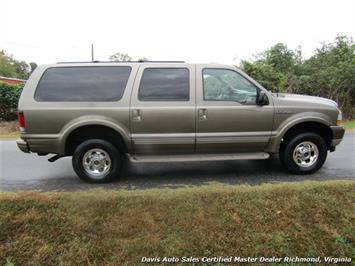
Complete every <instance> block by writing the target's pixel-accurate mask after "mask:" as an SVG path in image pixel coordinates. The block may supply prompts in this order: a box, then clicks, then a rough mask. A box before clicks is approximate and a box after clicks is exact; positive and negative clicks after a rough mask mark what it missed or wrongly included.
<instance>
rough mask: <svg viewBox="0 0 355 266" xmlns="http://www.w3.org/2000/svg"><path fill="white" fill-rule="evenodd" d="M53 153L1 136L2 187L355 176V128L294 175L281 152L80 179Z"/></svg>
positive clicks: (144, 166)
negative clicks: (314, 168)
mask: <svg viewBox="0 0 355 266" xmlns="http://www.w3.org/2000/svg"><path fill="white" fill-rule="evenodd" d="M50 157H51V156H37V155H36V154H26V153H23V152H21V151H20V150H19V149H18V148H17V146H16V142H15V141H13V140H12V141H0V191H20V190H40V191H53V190H58V191H75V190H85V189H92V188H98V187H102V188H104V189H150V188H161V187H171V188H177V187H185V186H201V185H207V184H209V183H211V182H220V183H224V184H249V185H258V184H262V183H279V182H297V181H303V180H316V181H325V180H344V179H347V180H349V179H352V180H355V133H354V132H351V133H346V134H345V136H344V140H343V141H342V142H341V143H340V145H339V146H338V147H337V150H336V151H335V152H332V153H328V159H327V161H326V163H325V164H324V166H323V167H322V168H321V169H320V170H319V171H318V172H317V173H315V174H313V175H291V174H288V173H287V172H286V171H285V170H284V169H283V168H282V166H281V165H280V163H279V161H278V159H277V158H271V159H268V160H262V161H218V162H176V163H131V162H128V161H127V162H125V163H124V166H123V171H122V176H121V177H120V178H119V179H117V180H116V181H114V182H111V183H108V184H88V183H84V182H83V181H81V180H80V179H79V178H78V177H77V176H76V174H75V172H74V170H73V169H72V165H71V157H66V158H62V159H59V160H58V161H56V162H54V163H50V162H48V161H47V159H48V158H50Z"/></svg>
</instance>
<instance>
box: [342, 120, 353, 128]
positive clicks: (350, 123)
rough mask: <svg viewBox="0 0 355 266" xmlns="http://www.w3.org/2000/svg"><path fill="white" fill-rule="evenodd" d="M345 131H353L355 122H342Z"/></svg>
mask: <svg viewBox="0 0 355 266" xmlns="http://www.w3.org/2000/svg"><path fill="white" fill-rule="evenodd" d="M344 127H345V129H355V120H348V121H344Z"/></svg>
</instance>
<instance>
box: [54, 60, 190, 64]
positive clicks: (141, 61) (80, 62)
mask: <svg viewBox="0 0 355 266" xmlns="http://www.w3.org/2000/svg"><path fill="white" fill-rule="evenodd" d="M84 63H87V64H88V63H117V64H120V63H185V61H145V60H139V61H96V60H95V61H76V62H75V61H73V62H57V64H84Z"/></svg>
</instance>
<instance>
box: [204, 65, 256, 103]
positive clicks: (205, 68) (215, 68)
mask: <svg viewBox="0 0 355 266" xmlns="http://www.w3.org/2000/svg"><path fill="white" fill-rule="evenodd" d="M209 69H212V70H228V71H231V72H234V73H236V74H237V75H239V76H241V77H242V78H244V79H246V80H247V81H249V82H250V84H252V85H253V86H254V87H255V88H256V99H258V97H259V94H260V88H259V87H258V86H256V85H255V84H254V82H252V81H251V80H250V79H248V78H247V77H245V76H244V75H243V74H241V73H239V72H238V71H236V70H234V69H229V68H218V67H204V68H202V71H201V74H202V75H201V77H202V95H203V101H205V102H233V103H239V104H241V105H258V104H257V100H256V101H255V104H246V103H241V102H238V101H233V100H218V99H214V100H209V99H206V98H205V79H204V77H203V74H204V73H203V72H204V71H205V70H209Z"/></svg>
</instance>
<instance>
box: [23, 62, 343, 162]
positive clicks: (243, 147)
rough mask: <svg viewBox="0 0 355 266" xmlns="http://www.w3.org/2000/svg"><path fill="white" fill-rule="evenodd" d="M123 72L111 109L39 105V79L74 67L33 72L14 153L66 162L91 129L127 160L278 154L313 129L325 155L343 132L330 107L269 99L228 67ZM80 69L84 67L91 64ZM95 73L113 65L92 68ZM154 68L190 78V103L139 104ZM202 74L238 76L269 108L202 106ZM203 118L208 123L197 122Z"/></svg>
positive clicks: (278, 97)
mask: <svg viewBox="0 0 355 266" xmlns="http://www.w3.org/2000/svg"><path fill="white" fill-rule="evenodd" d="M123 65H125V66H129V67H130V68H131V73H130V76H129V79H128V82H127V85H126V89H125V90H124V93H123V96H122V98H121V99H120V100H119V101H112V102H111V101H110V102H107V101H105V102H40V101H37V100H35V98H34V95H35V90H36V88H37V84H38V82H39V81H40V79H41V77H42V75H43V73H44V72H45V71H46V70H47V69H49V68H52V67H73V64H56V65H45V66H40V67H38V68H37V69H36V70H35V71H34V73H33V74H32V75H31V77H30V79H29V80H28V81H27V83H26V85H25V88H24V90H23V93H22V95H21V98H20V102H19V110H20V111H22V112H24V115H25V121H26V131H25V132H22V133H21V139H22V142H20V143H19V147H20V148H21V149H22V150H23V151H31V152H35V153H39V154H47V153H53V154H58V155H62V156H65V155H71V154H70V152H69V150H68V145H67V144H68V143H67V141H68V139H69V138H70V136H71V134H72V133H73V132H75V130H78V129H80V128H84V127H87V126H93V125H94V126H97V127H103V128H108V129H111V130H113V131H114V132H116V133H117V134H118V135H119V136H120V137H121V139H122V142H123V145H124V146H125V152H127V153H129V154H135V153H137V154H176V153H180V154H191V153H202V154H203V153H212V152H214V153H227V152H231V151H236V152H246V151H256V152H268V153H277V152H279V148H280V145H282V141H283V138H284V137H285V136H286V134H287V133H288V132H290V130H292V129H293V128H295V127H297V126H298V125H302V126H304V127H306V126H308V128H309V129H310V130H311V129H312V127H314V128H317V129H318V130H320V131H322V130H323V129H324V134H325V135H327V137H328V138H329V140H327V142H329V143H327V144H328V149H329V150H333V149H334V147H335V146H336V145H337V144H338V143H339V142H340V141H341V139H342V137H343V134H344V130H343V128H342V127H339V126H337V125H336V121H337V119H338V109H337V106H336V104H335V103H334V102H332V101H330V100H329V101H327V100H325V99H321V98H317V97H314V98H308V99H305V98H302V97H299V96H292V95H283V94H272V93H271V92H268V91H266V90H265V89H264V88H263V87H262V86H261V85H259V84H258V83H257V82H255V81H254V80H253V79H252V78H250V77H249V76H247V75H246V74H245V73H243V72H241V71H239V70H238V69H236V68H234V67H232V66H225V65H212V64H206V65H203V64H186V63H168V64H167V63H162V64H153V63H149V62H148V63H142V64H137V63H124V64H123ZM79 66H87V67H90V66H93V64H92V63H88V64H80V65H79ZM95 66H117V64H115V63H96V64H95ZM159 67H160V68H186V69H188V70H189V74H190V76H189V77H190V79H189V90H190V94H189V100H188V101H183V102H174V101H169V102H163V101H151V102H149V101H140V100H139V99H138V90H139V86H140V81H141V78H142V73H143V71H144V70H145V69H147V68H159ZM205 68H217V69H229V70H232V71H236V72H237V73H239V74H240V75H242V76H243V77H245V78H246V79H247V80H249V81H250V82H251V83H252V84H254V85H255V86H256V87H257V90H258V92H260V91H263V92H265V94H266V96H267V98H268V104H267V105H257V104H255V105H243V104H240V103H237V102H233V101H220V102H216V101H215V102H214V101H205V100H204V98H203V80H202V71H203V69H205ZM203 112H205V113H204V115H206V116H207V118H208V119H207V120H206V119H203V116H201V113H203ZM136 115H137V117H134V116H136ZM140 115H142V116H143V119H141V118H140ZM323 126H324V127H323ZM326 131H327V132H326ZM321 133H322V132H321ZM98 137H99V136H98ZM24 143H25V144H24Z"/></svg>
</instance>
